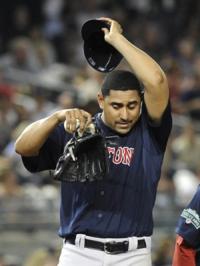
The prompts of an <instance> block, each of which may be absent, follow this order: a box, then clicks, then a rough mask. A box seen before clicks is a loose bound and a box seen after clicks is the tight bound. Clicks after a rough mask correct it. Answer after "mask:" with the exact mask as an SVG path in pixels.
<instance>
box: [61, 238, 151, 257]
mask: <svg viewBox="0 0 200 266" xmlns="http://www.w3.org/2000/svg"><path fill="white" fill-rule="evenodd" d="M75 240H76V236H71V237H69V238H65V242H68V243H70V244H73V245H75ZM128 246H129V241H127V240H125V241H122V242H116V241H110V242H106V243H103V242H99V241H96V240H91V239H85V247H86V248H93V249H98V250H102V251H105V252H106V253H109V254H119V253H124V252H127V251H128ZM141 248H146V241H145V240H144V239H138V243H137V249H141Z"/></svg>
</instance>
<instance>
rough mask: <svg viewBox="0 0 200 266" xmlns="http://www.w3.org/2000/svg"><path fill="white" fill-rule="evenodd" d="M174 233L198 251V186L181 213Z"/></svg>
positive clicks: (199, 228)
mask: <svg viewBox="0 0 200 266" xmlns="http://www.w3.org/2000/svg"><path fill="white" fill-rule="evenodd" d="M176 232H177V233H178V234H179V235H180V236H182V237H183V238H184V239H185V240H186V241H187V242H188V243H189V244H190V245H191V246H192V247H194V248H196V249H200V186H198V189H197V191H196V193H195V195H194V197H193V198H192V200H191V202H190V203H189V204H188V206H187V207H186V208H185V209H184V210H183V211H182V213H181V215H180V218H179V221H178V226H177V228H176Z"/></svg>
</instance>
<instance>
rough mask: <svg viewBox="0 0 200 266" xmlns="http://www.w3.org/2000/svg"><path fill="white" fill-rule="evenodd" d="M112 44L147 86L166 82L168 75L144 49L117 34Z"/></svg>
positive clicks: (155, 86) (156, 86) (157, 86)
mask: <svg viewBox="0 0 200 266" xmlns="http://www.w3.org/2000/svg"><path fill="white" fill-rule="evenodd" d="M113 39H114V40H113V41H112V45H113V46H114V47H115V48H116V49H117V50H118V51H119V52H120V53H121V54H122V55H123V56H124V58H125V59H126V61H127V62H128V63H129V65H130V67H131V68H132V70H133V72H134V73H135V75H136V76H137V77H138V79H139V80H140V81H141V82H142V83H143V84H144V86H145V88H146V89H147V90H148V89H151V88H152V87H153V88H154V89H156V88H159V87H160V86H161V84H163V83H166V82H167V81H166V76H165V74H164V72H163V70H162V69H161V67H160V66H159V65H158V64H157V63H156V62H155V61H154V60H153V58H151V57H150V56H149V55H148V54H146V53H145V52H144V51H142V50H141V49H139V48H138V47H136V46H135V45H133V44H132V43H131V42H129V41H128V40H127V39H126V38H125V37H124V36H123V35H121V34H115V38H114V37H113Z"/></svg>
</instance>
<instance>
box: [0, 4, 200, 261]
mask: <svg viewBox="0 0 200 266" xmlns="http://www.w3.org/2000/svg"><path fill="white" fill-rule="evenodd" d="M199 12H200V3H199V1H197V0H196V1H195V0H194V1H189V0H185V1H180V0H162V1H156V0H140V1H137V0H110V1H108V0H101V1H100V0H87V1H86V0H84V1H77V0H74V1H70V2H69V1H65V0H42V1H41V0H16V1H12V0H7V1H4V0H3V1H2V5H1V9H0V27H1V31H0V214H1V221H0V230H19V229H20V230H22V229H23V228H24V227H26V226H27V224H29V226H31V224H32V227H34V226H36V225H37V223H36V222H34V219H33V218H32V217H36V216H37V219H36V220H37V222H38V221H39V220H40V219H41V220H40V221H44V224H45V225H46V224H47V221H46V220H45V219H49V216H48V215H47V214H49V213H50V215H52V214H54V213H57V215H58V209H59V184H58V183H56V182H55V181H54V180H53V178H52V176H51V173H49V172H44V173H39V174H34V175H33V174H30V173H29V172H28V171H26V169H25V168H24V167H23V165H22V162H21V158H20V156H19V155H17V154H16V153H15V151H14V142H15V140H16V138H17V137H18V136H19V134H20V133H21V132H22V130H23V129H24V128H25V127H26V125H28V124H29V123H30V122H32V121H35V120H37V119H40V118H43V117H45V116H46V115H49V114H51V113H53V112H55V111H56V110H58V109H61V108H72V107H80V108H83V109H85V110H87V111H89V112H91V113H92V114H94V113H95V112H97V111H99V108H98V106H97V103H96V93H97V92H98V90H99V88H100V86H101V82H102V80H103V78H104V74H102V73H100V72H97V71H95V70H93V69H91V67H89V66H88V65H87V63H86V60H85V58H84V55H83V43H82V39H81V32H80V31H81V26H82V24H83V23H84V22H85V21H87V20H89V19H93V18H98V17H101V16H104V17H105V16H108V17H112V18H114V19H116V20H118V21H119V22H120V23H121V25H122V26H123V29H124V34H125V36H126V37H127V38H128V39H129V40H130V41H132V42H133V43H135V44H136V45H137V46H138V47H140V48H142V49H143V50H144V51H146V52H147V53H149V54H150V55H151V56H152V57H153V58H155V60H157V61H158V62H159V63H160V65H161V66H162V68H163V69H164V71H165V72H166V74H167V77H168V82H169V87H170V94H171V105H172V111H173V123H174V125H173V131H172V134H171V137H170V140H169V144H168V147H167V151H166V155H165V160H164V165H163V171H162V178H161V181H160V183H159V187H158V197H157V201H156V206H155V209H156V210H160V209H163V207H164V210H167V209H168V210H171V209H173V210H175V211H177V217H178V215H179V212H180V210H181V208H183V207H184V206H185V205H186V204H187V203H188V202H189V200H190V199H191V198H192V195H193V194H194V192H195V190H196V188H197V186H198V184H199V180H200V163H199V158H200V20H199ZM118 68H123V69H124V68H128V66H127V65H126V64H125V62H124V61H123V60H122V62H121V63H120V65H119V67H118ZM30 141H31V140H30ZM159 208H160V209H159ZM20 215H21V216H20ZM45 215H46V216H45ZM162 215H164V216H163V217H164V218H163V219H164V220H165V221H166V219H168V220H169V222H168V224H169V225H171V227H172V228H171V231H172V237H171V236H170V237H169V236H167V237H163V238H161V239H160V242H159V243H158V245H157V246H155V248H154V256H153V259H154V266H167V265H170V262H171V254H172V250H173V237H174V234H175V233H174V230H175V222H174V223H173V222H172V223H170V217H171V216H170V215H168V214H166V212H163V214H162ZM22 217H23V220H24V217H26V219H25V221H22ZM51 217H52V216H51ZM159 217H160V215H159V211H158V212H157V213H155V224H156V221H157V220H156V219H157V218H158V220H159ZM51 219H52V218H51ZM168 220H167V221H168ZM31 221H32V223H31ZM54 223H55V224H56V225H57V220H56V218H55V221H54ZM39 226H41V224H39ZM26 229H27V227H26ZM32 229H33V228H28V230H32ZM0 246H2V245H1V243H0ZM56 261H57V246H56V247H51V246H45V247H44V248H42V249H39V250H36V251H35V252H34V253H31V254H30V255H29V256H28V258H27V259H26V262H22V261H20V258H19V262H17V259H16V258H15V260H14V261H12V260H9V250H8V251H7V254H6V253H5V252H2V251H1V250H0V266H21V265H25V266H55V265H56Z"/></svg>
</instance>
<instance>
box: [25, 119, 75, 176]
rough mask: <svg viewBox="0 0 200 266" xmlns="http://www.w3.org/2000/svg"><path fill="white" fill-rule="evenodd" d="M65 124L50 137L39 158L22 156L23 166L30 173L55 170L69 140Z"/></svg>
mask: <svg viewBox="0 0 200 266" xmlns="http://www.w3.org/2000/svg"><path fill="white" fill-rule="evenodd" d="M69 138H70V134H68V133H67V132H66V131H65V129H64V127H63V124H60V125H59V126H58V127H57V128H56V129H55V130H54V131H53V132H52V133H51V134H50V136H49V137H48V139H47V140H46V142H45V143H44V145H43V146H42V148H41V149H40V151H39V154H38V155H37V156H31V157H25V156H22V160H23V164H24V166H25V167H26V169H27V170H28V171H30V172H39V171H43V170H53V169H55V167H56V163H57V160H58V158H59V157H60V156H61V154H62V152H63V149H64V145H65V143H66V142H67V141H68V140H69Z"/></svg>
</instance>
